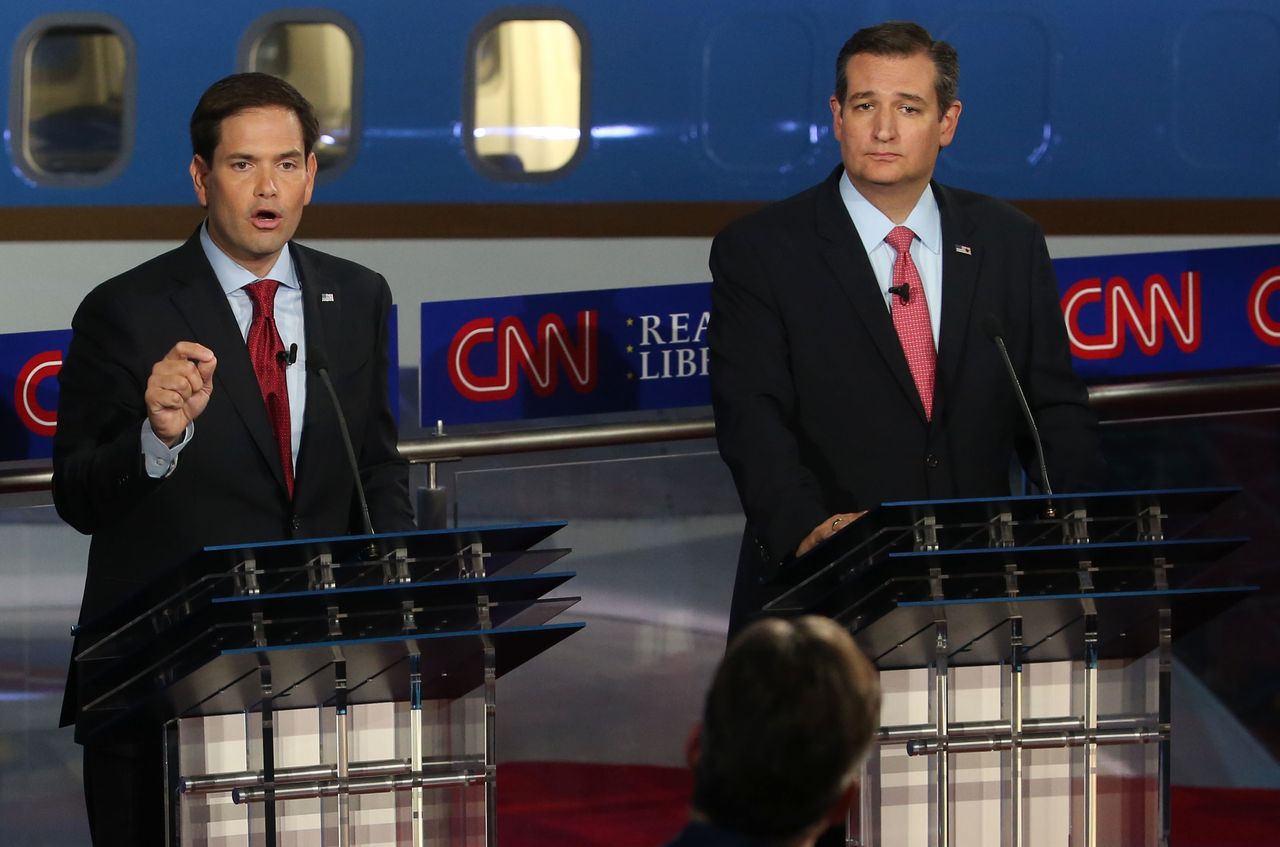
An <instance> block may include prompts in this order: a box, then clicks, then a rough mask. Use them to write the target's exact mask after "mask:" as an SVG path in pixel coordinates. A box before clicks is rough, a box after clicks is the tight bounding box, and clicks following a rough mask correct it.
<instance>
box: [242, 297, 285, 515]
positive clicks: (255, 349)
mask: <svg viewBox="0 0 1280 847" xmlns="http://www.w3.org/2000/svg"><path fill="white" fill-rule="evenodd" d="M279 287H280V283H279V282H277V281H276V280H274V279H260V280H258V281H257V282H251V283H249V284H248V285H246V286H245V287H244V290H245V293H247V294H248V295H249V299H250V300H252V301H253V323H251V324H250V325H249V337H248V339H246V341H247V343H248V345H249V361H250V362H252V363H253V372H254V373H255V374H257V376H258V387H259V388H260V389H262V399H263V401H264V402H265V403H266V404H267V417H268V418H270V419H271V428H272V429H274V430H275V433H276V443H277V445H278V446H279V448H280V466H281V468H282V469H283V470H284V482H285V486H286V487H287V488H288V489H289V498H290V499H292V498H293V436H292V428H291V427H290V426H289V387H288V384H287V383H286V380H285V375H284V368H285V366H284V362H283V361H281V356H280V354H281V353H283V352H284V342H282V341H281V340H280V332H279V330H277V329H276V317H275V304H276V289H277V288H279Z"/></svg>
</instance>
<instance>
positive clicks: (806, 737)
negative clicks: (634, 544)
mask: <svg viewBox="0 0 1280 847" xmlns="http://www.w3.org/2000/svg"><path fill="white" fill-rule="evenodd" d="M879 725H880V685H879V681H878V679H877V677H876V671H875V668H874V667H872V665H871V663H870V662H869V661H867V659H866V657H865V656H863V655H862V653H861V651H859V650H858V647H857V645H855V644H854V643H853V638H852V637H851V636H850V635H849V633H848V632H846V631H845V630H844V628H843V627H841V626H839V625H838V624H836V623H835V622H833V621H831V620H830V619H828V618H820V617H815V616H812V615H809V616H805V617H800V618H797V619H795V620H781V619H778V618H769V619H765V620H760V621H756V622H755V623H753V624H752V625H751V626H749V627H747V628H746V629H744V630H743V631H742V632H741V633H739V634H738V636H737V637H736V638H734V639H733V641H732V642H731V643H730V644H729V649H728V650H727V651H725V655H724V659H723V660H722V661H721V662H720V666H719V667H718V668H716V674H715V678H714V679H713V680H712V682H711V688H710V690H708V692H707V702H706V708H705V709H704V710H703V714H702V722H701V723H700V724H699V725H698V726H696V727H695V728H694V730H693V733H692V734H691V735H690V737H689V742H688V744H687V746H686V750H685V752H686V757H687V759H688V761H689V767H690V768H692V769H693V802H692V803H691V804H690V815H689V817H690V823H689V825H688V826H687V827H685V828H684V830H683V831H681V833H680V834H679V835H678V836H677V837H676V839H675V840H674V841H672V842H671V843H670V844H669V845H668V847H766V845H768V847H783V845H785V847H810V845H812V844H814V843H815V841H816V839H817V838H818V837H819V836H820V835H821V834H822V833H823V832H824V831H825V830H826V829H827V828H828V827H829V826H830V825H831V824H836V823H841V822H843V821H844V819H845V815H846V813H847V812H848V810H849V806H850V804H851V803H852V802H853V801H854V800H856V799H857V787H858V786H857V782H856V777H857V772H858V766H859V765H860V764H861V762H862V759H863V758H864V757H865V756H866V754H867V751H868V750H869V749H870V748H871V743H872V740H873V739H874V737H875V732H876V728H877V727H878V726H879Z"/></svg>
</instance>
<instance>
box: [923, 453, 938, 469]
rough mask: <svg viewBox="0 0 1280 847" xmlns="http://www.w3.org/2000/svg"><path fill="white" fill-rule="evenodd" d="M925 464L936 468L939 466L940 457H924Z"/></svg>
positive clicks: (931, 455)
mask: <svg viewBox="0 0 1280 847" xmlns="http://www.w3.org/2000/svg"><path fill="white" fill-rule="evenodd" d="M924 463H925V465H927V466H928V467H931V468H936V467H937V466H938V457H937V456H935V455H933V454H932V453H930V454H929V455H928V456H925V457H924Z"/></svg>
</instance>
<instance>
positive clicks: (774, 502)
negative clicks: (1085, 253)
mask: <svg viewBox="0 0 1280 847" xmlns="http://www.w3.org/2000/svg"><path fill="white" fill-rule="evenodd" d="M958 73H959V71H958V61H957V57H956V53H955V51H954V50H953V49H952V48H951V46H950V45H948V44H946V43H945V42H940V41H934V40H933V39H932V38H931V37H930V36H929V34H928V32H926V31H925V30H924V29H923V28H922V27H920V26H918V25H916V24H913V23H905V22H890V23H886V24H881V25H879V26H875V27H870V28H868V29H864V30H860V31H859V32H857V33H856V34H855V35H854V36H853V37H852V38H850V39H849V41H848V42H847V43H846V44H845V45H844V47H843V48H842V49H841V51H840V54H839V57H838V58H837V61H836V86H835V93H834V94H833V95H832V97H831V100H830V105H831V114H832V121H833V127H834V134H835V137H836V139H837V140H838V141H839V143H840V152H841V159H842V164H841V166H840V167H838V168H836V170H835V171H833V172H832V174H831V176H830V177H829V178H828V179H827V180H825V181H824V182H823V183H821V184H819V185H817V186H815V187H813V188H811V189H809V190H808V191H805V192H804V193H802V194H799V195H796V196H794V197H791V198H789V199H787V200H784V201H782V202H780V203H777V204H775V205H773V206H770V207H768V208H766V209H764V210H762V211H760V212H758V213H755V214H753V215H751V216H748V217H747V218H745V219H743V220H741V221H738V222H737V223H734V224H733V225H731V226H729V227H728V228H727V229H725V230H724V231H723V232H722V233H720V235H719V236H717V238H716V239H715V242H714V244H713V246H712V249H711V272H712V276H713V278H714V284H713V286H712V316H711V324H710V328H709V342H710V347H711V387H712V398H713V404H714V408H715V417H716V433H717V439H718V442H719V447H720V453H721V455H722V456H723V457H724V460H725V462H726V463H727V464H728V465H729V468H730V470H731V471H732V473H733V476H734V481H735V483H736V485H737V488H738V493H739V496H740V498H741V500H742V504H743V509H744V511H745V512H746V516H747V529H746V533H745V536H744V540H743V549H742V554H741V557H740V560H739V569H738V578H737V583H736V586H735V589H734V600H733V611H732V614H731V618H730V631H731V632H732V631H733V630H735V629H736V628H737V627H739V626H741V625H742V624H743V623H744V622H746V621H747V620H749V619H750V616H751V615H752V614H754V613H756V612H758V611H759V609H760V608H761V606H762V605H763V604H764V603H765V602H767V601H768V600H769V599H770V598H771V596H772V592H771V590H770V589H769V588H768V587H767V586H762V585H761V579H762V578H764V577H766V576H768V575H770V574H771V573H773V572H775V571H776V569H777V568H778V567H779V566H780V565H785V564H786V563H787V562H788V560H790V559H791V558H793V557H795V556H800V555H803V554H805V553H806V552H808V551H809V550H810V549H812V548H813V547H814V546H815V545H816V544H818V543H820V542H822V541H824V540H825V539H827V538H829V537H830V536H831V535H832V534H833V533H835V532H836V531H838V530H839V529H841V528H842V527H845V526H847V525H848V524H849V523H850V522H851V521H853V520H855V519H856V518H857V517H858V516H859V515H860V514H861V513H863V512H865V511H866V510H868V509H871V508H874V507H875V506H876V505H877V504H879V503H881V502H884V501H888V500H895V499H909V498H942V497H961V496H965V497H968V496H984V495H991V496H997V495H1004V494H1008V493H1009V470H1010V466H1011V463H1012V459H1013V457H1014V455H1015V453H1016V454H1017V455H1018V456H1019V457H1021V459H1022V461H1023V463H1024V465H1025V466H1027V467H1033V463H1032V462H1031V461H1029V460H1030V459H1032V457H1033V456H1034V449H1033V445H1032V443H1031V441H1030V440H1029V435H1028V430H1027V428H1026V426H1025V425H1024V423H1023V418H1022V415H1021V414H1020V412H1019V409H1018V405H1017V401H1016V397H1015V392H1014V389H1013V388H1012V387H1011V385H1010V382H1009V379H1008V376H1007V374H1006V373H1005V370H1004V368H1003V365H1002V363H1001V361H1000V359H999V354H998V351H997V349H996V347H995V345H994V344H993V343H992V341H991V340H990V339H989V338H988V337H987V335H986V334H985V333H984V331H983V325H984V324H986V325H987V326H990V325H992V324H996V325H999V326H1000V328H1001V334H1002V335H1003V338H1004V340H1005V343H1006V344H1007V346H1008V348H1009V352H1010V354H1011V356H1012V359H1013V363H1014V367H1015V369H1016V371H1017V373H1018V376H1019V379H1020V380H1021V381H1022V383H1023V386H1024V387H1025V390H1026V393H1027V399H1028V401H1029V403H1030V406H1031V409H1032V412H1033V413H1034V414H1035V416H1036V419H1037V422H1038V425H1039V429H1040V432H1041V435H1042V436H1043V440H1044V445H1045V458H1046V460H1047V465H1048V468H1049V473H1050V477H1051V479H1052V481H1053V482H1054V483H1055V486H1056V487H1059V488H1062V489H1074V490H1082V489H1085V488H1089V487H1092V486H1095V485H1097V484H1098V483H1099V482H1100V476H1101V473H1102V462H1101V457H1100V453H1099V449H1098V442H1097V434H1096V426H1097V421H1096V418H1095V416H1094V414H1093V412H1092V411H1091V410H1090V409H1089V406H1088V395H1087V392H1086V390H1085V387H1084V385H1083V384H1082V383H1081V382H1080V381H1079V380H1078V379H1077V378H1076V377H1075V376H1074V374H1073V373H1072V370H1071V361H1070V356H1069V352H1068V347H1067V341H1066V333H1065V329H1064V325H1063V320H1062V315H1061V312H1060V309H1059V306H1058V295H1057V288H1056V284H1055V282H1054V275H1053V269H1052V266H1051V265H1050V262H1049V255H1048V251H1047V249H1046V246H1045V242H1044V236H1043V234H1042V233H1041V231H1040V228H1039V227H1038V226H1037V225H1036V223H1035V222H1034V221H1032V220H1031V219H1030V218H1028V217H1026V216H1025V215H1023V214H1022V213H1020V212H1018V211H1017V210H1015V209H1013V208H1012V207H1010V206H1008V205H1006V204H1004V203H1001V202H999V201H997V200H994V199H992V198H990V197H985V196H982V195H978V194H973V193H971V192H968V191H962V190H958V189H954V188H948V187H946V186H943V185H939V184H937V183H935V182H933V181H932V177H933V169H934V164H935V162H936V160H937V157H938V153H939V151H940V150H941V148H943V147H945V146H947V145H948V144H950V143H951V141H952V139H953V138H954V136H955V132H956V126H957V123H958V121H959V119H960V111H961V104H960V101H959V100H957V99H956V87H957V78H958ZM1033 477H1035V475H1034V474H1033ZM1036 478H1038V477H1036Z"/></svg>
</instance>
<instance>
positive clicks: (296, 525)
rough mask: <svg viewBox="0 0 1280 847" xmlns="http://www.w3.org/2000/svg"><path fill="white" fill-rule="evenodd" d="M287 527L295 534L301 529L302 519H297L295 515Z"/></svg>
mask: <svg viewBox="0 0 1280 847" xmlns="http://www.w3.org/2000/svg"><path fill="white" fill-rule="evenodd" d="M289 526H291V527H293V531H294V532H297V531H298V530H300V529H302V518H300V517H298V516H297V515H294V516H293V520H292V521H291V522H290V523H289Z"/></svg>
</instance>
